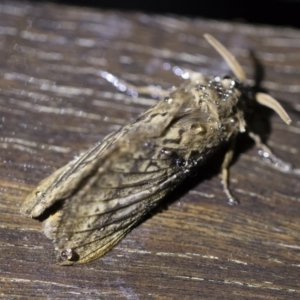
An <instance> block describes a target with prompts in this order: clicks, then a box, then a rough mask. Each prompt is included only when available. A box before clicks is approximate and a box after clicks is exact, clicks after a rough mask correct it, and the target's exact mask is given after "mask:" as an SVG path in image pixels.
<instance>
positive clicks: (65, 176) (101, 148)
mask: <svg viewBox="0 0 300 300" xmlns="http://www.w3.org/2000/svg"><path fill="white" fill-rule="evenodd" d="M165 106H166V104H165V103H164V102H163V101H160V102H158V104H157V105H156V106H154V107H153V108H151V109H150V110H148V111H147V112H145V113H144V114H142V115H141V116H140V118H139V119H138V121H137V122H135V123H133V124H129V125H127V126H125V127H124V128H122V129H121V130H119V131H117V132H113V133H111V134H110V135H108V136H106V137H105V138H104V140H103V141H102V142H101V143H98V144H96V145H95V146H94V147H92V148H90V149H89V150H87V151H86V152H84V153H83V154H82V155H81V156H79V157H78V158H76V159H75V160H73V161H71V162H69V163H68V164H67V165H65V166H64V167H62V168H60V169H58V170H57V171H55V172H54V173H53V174H51V175H50V176H49V177H47V178H46V179H44V180H43V181H41V182H40V183H39V184H38V186H37V187H36V188H35V189H34V190H33V191H32V192H31V193H30V194H29V195H28V196H27V198H26V199H25V201H24V203H23V205H22V207H21V213H22V214H23V215H26V216H29V217H32V218H35V217H39V216H40V215H41V214H42V213H43V212H44V211H45V210H46V209H47V208H49V207H50V206H52V205H53V204H54V203H55V202H57V201H59V200H62V199H66V198H68V197H69V196H70V195H72V193H74V191H75V190H76V189H77V188H78V187H79V186H80V183H81V182H82V181H84V180H85V178H86V177H88V176H90V174H92V173H94V171H95V170H96V169H98V167H99V165H100V164H101V163H102V162H101V161H102V160H106V159H108V158H109V156H110V155H112V153H113V152H114V151H115V147H116V142H119V141H120V140H121V139H122V138H123V137H124V136H127V139H129V140H130V139H132V138H136V136H142V137H144V138H146V137H147V138H151V137H157V136H160V134H161V133H162V131H163V130H164V129H165V128H166V127H167V126H168V125H169V124H170V122H171V121H172V120H173V118H174V115H176V113H177V112H178V111H179V110H180V103H174V105H173V108H172V111H173V113H172V114H168V115H161V114H159V113H156V112H157V111H161V110H165V109H166V108H165ZM154 114H155V122H153V115H154Z"/></svg>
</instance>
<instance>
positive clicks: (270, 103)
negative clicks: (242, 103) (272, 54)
mask: <svg viewBox="0 0 300 300" xmlns="http://www.w3.org/2000/svg"><path fill="white" fill-rule="evenodd" d="M204 38H205V39H206V40H207V41H208V42H209V44H210V45H211V46H212V47H213V48H214V49H215V50H216V51H217V52H218V53H219V54H220V55H221V56H222V57H223V58H224V60H225V61H226V63H227V64H228V66H229V67H230V69H231V70H232V72H233V73H234V75H235V76H236V78H237V79H238V81H240V82H241V83H245V81H246V79H247V78H246V74H245V72H244V70H243V68H242V66H241V65H240V64H239V62H238V61H237V60H236V59H235V57H234V56H233V55H232V54H231V53H230V52H229V51H228V50H227V49H226V48H225V47H224V45H222V44H221V43H220V42H219V41H218V40H216V39H215V38H214V37H213V36H211V35H210V34H204ZM255 99H256V101H257V102H258V103H260V104H261V105H264V106H267V107H269V108H271V109H272V110H274V111H275V112H276V113H277V114H278V115H279V117H280V118H281V119H282V120H283V121H284V122H286V123H287V124H288V125H289V124H291V122H292V121H291V119H290V117H289V115H288V114H287V112H286V111H285V110H284V108H283V107H282V106H281V105H280V103H279V102H278V101H277V100H275V99H274V98H273V97H271V96H270V95H268V94H265V93H256V94H255Z"/></svg>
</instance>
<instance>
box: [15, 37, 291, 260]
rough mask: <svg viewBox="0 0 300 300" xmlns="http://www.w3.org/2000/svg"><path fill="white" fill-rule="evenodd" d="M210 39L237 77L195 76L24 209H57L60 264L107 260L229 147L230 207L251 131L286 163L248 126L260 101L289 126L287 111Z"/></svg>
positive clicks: (53, 228)
mask: <svg viewBox="0 0 300 300" xmlns="http://www.w3.org/2000/svg"><path fill="white" fill-rule="evenodd" d="M204 38H205V39H206V40H207V41H208V42H209V43H210V44H211V45H212V46H213V47H214V48H215V49H216V50H217V51H218V52H219V53H220V55H221V56H222V57H223V58H224V59H225V61H226V62H227V64H228V65H229V67H230V68H231V70H232V72H233V73H234V75H235V77H236V79H233V78H231V77H228V76H225V77H222V78H221V77H220V76H216V77H209V76H205V75H203V74H200V73H196V72H192V71H189V79H187V80H186V81H185V82H184V83H183V84H182V85H181V86H180V87H179V88H177V89H175V90H173V91H171V92H170V93H169V94H168V95H167V96H165V97H164V98H163V99H162V100H160V101H159V102H158V103H157V104H156V105H155V106H154V107H152V108H150V109H149V110H147V111H146V112H144V113H143V114H142V115H141V116H139V117H138V119H137V120H136V121H135V122H133V123H131V124H128V125H126V126H125V127H123V128H121V129H120V130H118V131H116V132H113V133H111V134H109V135H108V136H106V137H105V138H104V139H103V141H102V142H101V143H98V144H96V145H95V146H94V147H92V148H91V149H89V150H88V151H86V152H85V153H84V154H82V155H81V156H80V157H78V158H76V159H75V160H73V161H71V162H70V163H68V164H67V165H66V166H64V167H62V168H60V169H58V170H57V171H56V172H54V173H53V174H52V175H50V176H49V177H48V178H46V179H44V180H43V181H42V182H40V184H39V185H38V186H37V187H36V188H35V189H34V190H33V191H32V192H31V193H30V195H28V197H27V198H26V200H25V202H24V204H23V205H22V208H21V212H22V214H24V215H26V216H29V217H32V218H38V217H40V216H41V215H42V214H44V213H45V212H46V211H47V210H49V209H51V208H52V213H51V214H50V216H49V217H48V218H47V219H46V220H45V221H44V232H45V234H46V236H47V237H49V238H50V239H52V240H53V243H54V245H55V251H56V254H57V259H58V261H59V263H60V264H62V265H71V264H74V263H86V262H89V261H92V260H95V259H97V258H99V257H101V256H103V255H104V254H105V253H107V252H108V251H109V250H110V249H111V248H112V247H114V246H115V245H116V244H117V243H118V242H119V241H120V240H121V239H122V238H123V237H124V236H125V235H126V234H127V233H128V232H129V231H130V230H131V229H132V227H133V226H134V225H136V224H137V222H139V221H140V220H141V219H142V218H143V217H144V216H145V215H147V214H148V213H149V211H150V210H152V209H153V208H154V207H156V206H157V204H158V203H159V201H160V200H161V199H162V198H163V197H164V196H165V195H166V194H167V193H169V192H170V191H171V190H173V189H174V188H175V187H176V186H178V184H180V183H181V182H182V181H183V180H184V179H185V178H187V177H188V176H189V174H190V173H191V172H192V171H193V170H194V169H195V168H200V170H201V165H202V164H203V162H205V161H206V160H207V159H209V157H210V156H211V154H213V153H214V152H215V150H216V149H218V148H219V147H220V146H221V145H222V144H224V143H228V145H229V147H228V152H227V153H226V154H225V157H224V161H223V163H222V166H221V176H222V179H223V180H222V182H223V188H224V191H225V193H226V195H227V197H228V199H229V203H230V204H234V203H236V200H235V199H234V197H233V196H232V194H231V192H230V190H229V185H228V169H229V165H230V162H231V159H232V156H233V153H234V142H235V140H236V137H237V135H238V134H239V133H241V132H245V131H247V132H248V134H249V135H250V137H252V138H253V139H254V141H255V143H256V145H257V146H258V147H260V148H262V149H263V151H264V153H265V154H266V156H268V157H269V158H270V160H271V161H273V163H274V164H277V165H278V164H280V163H281V161H280V160H279V159H277V158H276V157H275V156H274V155H273V153H272V152H271V150H270V149H269V148H268V147H267V146H266V145H265V144H263V143H262V141H261V139H260V137H259V136H258V135H256V134H254V133H253V132H252V131H251V126H249V124H250V123H251V122H250V121H251V118H252V117H253V114H255V110H253V104H255V103H260V104H262V105H264V106H267V107H269V108H271V109H273V110H274V111H275V112H276V113H277V114H278V115H279V116H280V117H281V118H282V120H283V121H285V122H286V123H287V124H290V123H291V119H290V118H289V116H288V114H287V113H286V112H285V110H284V109H283V108H282V106H281V105H280V104H279V103H278V102H277V101H276V100H275V99H273V98H272V97H271V96H269V95H267V94H264V93H256V94H255V95H252V96H251V95H250V96H249V94H251V93H249V90H251V89H249V86H247V84H246V83H245V81H246V76H245V73H244V71H243V69H242V67H241V66H240V64H239V63H238V62H237V61H236V60H235V58H234V57H233V56H232V55H231V54H230V53H229V51H228V50H227V49H226V48H225V47H224V46H223V45H222V44H221V43H220V42H219V41H217V40H216V39H215V38H214V37H212V36H211V35H209V34H205V35H204ZM283 167H286V166H285V165H284V166H283ZM287 168H289V167H287Z"/></svg>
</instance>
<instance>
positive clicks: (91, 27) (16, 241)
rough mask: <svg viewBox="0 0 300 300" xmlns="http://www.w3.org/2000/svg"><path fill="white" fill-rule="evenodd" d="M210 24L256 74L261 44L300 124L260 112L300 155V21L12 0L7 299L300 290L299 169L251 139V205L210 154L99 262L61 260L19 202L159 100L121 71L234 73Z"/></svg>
mask: <svg viewBox="0 0 300 300" xmlns="http://www.w3.org/2000/svg"><path fill="white" fill-rule="evenodd" d="M205 32H209V33H211V34H213V35H214V36H215V37H217V38H218V39H219V40H220V41H221V42H223V43H224V44H225V45H226V46H227V47H228V48H229V49H230V50H232V52H233V54H234V55H236V57H237V59H238V60H239V61H240V62H241V64H242V65H243V67H244V68H245V70H246V73H247V75H248V76H249V78H253V77H252V76H253V68H254V62H253V60H252V59H251V57H250V56H249V49H251V50H253V51H254V54H255V57H257V58H258V59H259V61H260V63H261V65H262V66H263V70H264V73H265V74H264V75H265V76H264V79H263V82H262V86H263V87H264V88H265V89H267V91H268V92H269V93H271V94H272V95H273V96H274V97H276V98H277V99H278V100H280V101H281V103H282V104H283V106H284V107H285V108H286V109H287V111H288V113H289V114H290V115H291V117H292V119H293V123H292V125H291V126H290V127H287V126H286V125H285V124H283V123H282V121H281V120H280V119H279V118H278V117H277V116H275V115H274V116H273V115H272V116H271V117H270V118H268V119H267V120H266V123H262V124H265V125H267V127H268V125H269V126H270V136H269V139H268V141H269V144H270V145H271V146H272V147H273V149H274V151H275V152H276V153H277V154H278V155H280V156H281V157H282V158H284V159H285V160H288V161H290V162H293V164H294V165H296V166H298V167H299V166H300V155H299V150H298V149H299V148H300V138H299V134H300V128H299V127H300V114H299V111H300V106H299V93H300V83H299V73H300V59H299V58H300V54H299V45H300V44H299V40H300V31H299V30H295V29H290V28H273V27H264V26H251V25H245V24H240V23H225V22H216V21H211V20H201V19H195V20H190V19H186V18H175V17H163V16H148V15H145V14H139V13H126V14H125V13H121V12H109V11H107V12H105V11H101V10H95V9H83V8H74V7H70V6H59V5H54V4H28V3H27V4H25V3H23V2H16V1H2V2H1V4H0V34H1V35H0V130H1V131H0V132H1V135H0V253H1V255H0V273H1V275H0V295H1V297H2V298H5V299H17V298H22V299H32V298H34V297H35V298H38V299H44V298H46V297H48V298H51V299H60V298H63V299H69V298H70V299H82V298H86V299H99V298H101V299H103V298H110V299H111V298H117V299H118V298H121V299H124V298H128V299H156V298H159V299H195V298H201V299H220V298H222V299H253V298H261V299H298V298H299V293H300V282H299V274H300V273H299V272H300V269H299V267H300V252H299V250H300V235H299V232H300V222H299V213H300V196H299V189H300V186H299V176H296V175H289V174H284V173H281V172H279V171H278V170H274V169H272V168H270V167H269V166H267V165H266V164H265V163H264V162H262V160H261V158H260V157H258V156H257V155H256V152H257V150H256V149H254V148H251V147H249V143H248V142H247V144H246V145H244V144H242V143H243V142H245V141H243V140H241V143H240V145H239V149H240V153H239V154H240V155H238V157H237V159H236V161H235V162H234V164H233V167H232V170H231V172H232V178H231V180H232V187H233V191H234V193H235V194H236V195H237V196H238V197H239V199H240V201H241V205H240V206H236V207H230V206H228V205H227V203H226V199H225V197H224V194H223V191H222V189H221V186H220V182H219V178H218V177H217V176H215V175H216V174H217V168H216V167H214V166H211V165H210V167H212V170H210V169H209V168H207V169H205V173H207V174H202V172H201V170H200V171H199V174H198V176H196V177H193V178H191V180H189V182H187V183H185V184H184V185H182V187H181V188H180V189H178V190H176V191H175V192H174V193H173V194H172V195H171V196H170V197H168V199H166V200H165V201H164V205H163V208H164V207H167V209H163V210H162V211H161V212H156V213H155V214H154V215H153V216H151V217H149V218H148V219H147V220H146V221H145V222H143V223H142V224H141V225H140V226H138V227H137V228H135V229H134V230H133V231H132V232H131V233H130V234H129V235H128V236H127V237H126V238H125V239H124V240H123V241H122V242H121V243H120V244H119V245H118V246H117V247H115V248H114V249H113V250H112V251H111V252H110V253H108V254H107V255H106V256H105V257H103V258H102V259H99V260H98V261H95V262H93V263H90V264H86V265H80V266H75V267H68V268H66V267H61V266H58V265H56V263H55V258H54V253H53V246H52V243H51V241H50V240H48V239H47V238H46V237H45V236H44V235H43V234H42V233H41V231H40V230H41V224H40V223H39V222H37V221H35V220H30V219H26V218H24V217H22V216H21V215H20V214H19V208H20V205H21V203H22V201H23V200H24V198H25V196H26V195H27V193H28V192H29V191H30V190H31V189H32V188H33V187H34V186H35V185H36V184H37V183H38V182H39V181H40V180H41V179H42V178H44V177H46V176H47V175H49V174H50V173H52V172H53V171H54V170H55V169H56V168H58V167H60V166H62V165H64V164H65V163H67V162H68V161H69V160H70V159H71V158H73V157H74V156H75V155H78V154H79V153H80V152H81V151H83V150H85V149H87V148H88V147H89V146H90V145H92V144H94V143H95V142H97V141H99V140H101V139H102V137H103V136H105V135H106V134H108V133H109V132H111V131H113V130H115V129H117V128H119V127H120V126H122V125H124V124H126V123H127V122H128V121H129V120H131V119H133V118H135V117H137V116H138V115H139V114H140V113H141V112H142V111H144V110H145V109H147V108H148V107H150V106H151V105H153V104H154V103H155V102H156V100H155V99H146V98H142V99H140V98H134V97H131V96H130V95H128V94H126V93H123V92H121V91H120V90H118V89H116V87H115V86H114V84H113V83H114V80H115V78H118V80H119V83H120V82H121V83H124V84H125V85H126V86H129V85H132V87H134V86H140V85H149V84H158V85H161V86H163V87H164V88H169V87H171V86H172V85H177V84H178V83H179V82H181V79H180V78H179V77H178V76H176V75H175V73H176V72H180V70H181V68H189V69H193V70H195V71H199V72H203V73H206V74H213V75H217V74H226V73H227V72H228V67H227V66H226V64H225V63H224V62H223V60H222V59H221V58H220V57H219V56H218V54H216V53H215V51H213V50H212V49H211V47H210V46H209V45H208V44H207V43H206V42H205V41H204V39H203V38H202V34H203V33H205ZM109 74H112V75H113V76H115V78H114V77H112V76H110V75H109ZM266 132H268V130H266ZM250 146H251V144H250Z"/></svg>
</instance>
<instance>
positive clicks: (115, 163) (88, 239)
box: [46, 141, 184, 264]
mask: <svg viewBox="0 0 300 300" xmlns="http://www.w3.org/2000/svg"><path fill="white" fill-rule="evenodd" d="M183 177H184V174H183V172H182V169H181V168H178V167H177V166H176V164H175V163H174V158H173V157H170V156H165V155H164V154H163V153H161V145H153V144H152V145H150V143H148V144H147V145H145V144H144V143H143V144H141V143H139V142H135V141H131V142H130V144H127V145H126V144H120V145H119V148H118V149H116V150H115V152H114V153H112V154H111V155H110V157H109V158H107V160H106V161H105V163H104V164H103V165H102V166H101V167H100V168H99V169H98V170H97V172H96V173H95V174H93V175H92V176H90V177H89V178H87V179H86V181H85V182H84V184H82V186H81V188H80V190H78V192H77V193H75V194H74V195H73V196H71V197H69V198H68V199H67V200H66V202H65V204H64V206H63V208H62V210H61V211H59V212H58V214H59V216H58V218H59V221H57V220H56V219H55V220H56V221H55V224H56V225H54V228H55V226H57V228H55V229H54V232H50V234H49V230H48V229H49V228H51V227H52V228H53V224H54V223H53V222H52V221H51V219H50V221H49V222H50V223H48V224H47V225H46V230H47V231H48V235H50V237H52V238H54V244H55V247H56V250H57V251H58V256H59V259H65V258H66V257H65V255H64V254H65V253H66V251H69V252H70V249H71V251H72V255H71V256H70V261H68V260H66V261H65V262H63V264H71V263H73V261H72V260H73V259H74V260H76V259H78V261H77V262H78V263H84V262H88V261H90V260H94V259H96V258H98V257H100V256H102V255H104V254H105V253H106V252H107V251H108V250H110V249H111V248H112V247H113V246H114V245H115V244H116V243H117V242H118V241H119V240H120V239H121V238H122V237H123V236H124V235H125V234H126V233H127V232H128V230H130V228H132V226H133V225H134V224H136V223H137V222H138V221H139V220H140V219H141V218H142V217H143V216H144V215H145V214H147V212H149V210H151V209H152V208H153V207H154V206H156V204H157V202H158V201H159V200H160V199H161V198H162V197H163V196H164V195H165V194H166V193H167V192H168V191H169V190H170V189H172V188H173V187H174V186H176V184H177V183H178V182H179V181H181V180H182V178H183ZM51 222H52V223H51Z"/></svg>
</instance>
